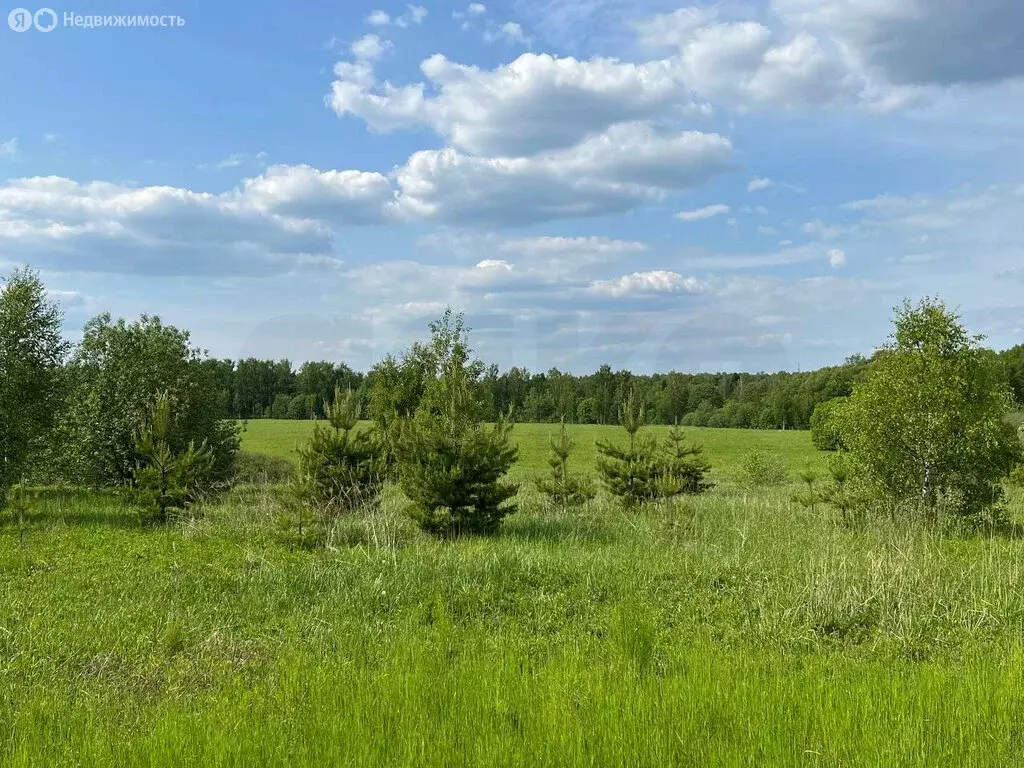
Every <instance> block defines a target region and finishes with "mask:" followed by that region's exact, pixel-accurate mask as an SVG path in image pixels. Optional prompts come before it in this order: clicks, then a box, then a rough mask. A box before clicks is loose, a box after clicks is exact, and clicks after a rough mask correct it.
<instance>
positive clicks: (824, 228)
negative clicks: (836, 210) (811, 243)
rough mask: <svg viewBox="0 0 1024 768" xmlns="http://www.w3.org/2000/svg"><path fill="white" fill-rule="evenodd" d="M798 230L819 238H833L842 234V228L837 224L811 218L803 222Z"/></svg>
mask: <svg viewBox="0 0 1024 768" xmlns="http://www.w3.org/2000/svg"><path fill="white" fill-rule="evenodd" d="M800 231H801V232H803V233H804V234H805V235H810V236H811V237H816V238H818V239H820V240H834V239H835V238H837V237H839V236H840V235H841V234H843V231H844V230H843V227H841V226H839V225H838V224H826V223H825V222H823V221H822V220H821V219H813V220H811V221H808V222H805V223H804V225H803V226H802V227H800Z"/></svg>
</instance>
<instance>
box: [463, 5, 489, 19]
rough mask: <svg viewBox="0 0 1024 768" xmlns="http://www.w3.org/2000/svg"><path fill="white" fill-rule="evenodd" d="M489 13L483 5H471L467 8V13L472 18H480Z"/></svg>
mask: <svg viewBox="0 0 1024 768" xmlns="http://www.w3.org/2000/svg"><path fill="white" fill-rule="evenodd" d="M486 12H487V6H486V5H484V4H483V3H470V4H469V5H468V6H466V13H467V14H469V15H470V16H479V15H481V14H483V13H486Z"/></svg>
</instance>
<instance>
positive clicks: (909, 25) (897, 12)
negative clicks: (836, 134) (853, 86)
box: [772, 0, 1024, 86]
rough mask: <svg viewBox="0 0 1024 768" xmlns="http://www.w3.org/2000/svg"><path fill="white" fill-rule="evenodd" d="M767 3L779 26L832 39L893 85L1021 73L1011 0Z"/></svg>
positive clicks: (1020, 18) (1018, 18) (1019, 26)
mask: <svg viewBox="0 0 1024 768" xmlns="http://www.w3.org/2000/svg"><path fill="white" fill-rule="evenodd" d="M772 6H773V8H774V10H775V11H776V13H778V14H779V16H780V17H781V18H782V19H783V20H784V21H785V22H786V23H787V24H790V25H799V26H800V27H802V28H805V29H807V30H810V31H812V32H814V33H815V34H819V35H821V36H823V37H828V38H830V39H833V40H835V41H837V43H838V44H839V45H840V46H841V47H842V49H843V50H845V51H847V52H848V54H849V55H850V56H851V57H852V58H854V59H856V60H857V61H858V62H859V63H861V64H862V66H865V67H868V68H873V69H876V70H878V71H880V72H883V73H884V74H885V76H886V77H887V78H888V79H889V80H890V81H891V82H893V83H896V84H900V85H908V86H915V85H939V86H946V85H952V84H957V83H981V82H997V81H1000V80H1006V79H1010V78H1017V77H1021V76H1024V4H1022V3H1021V2H1019V0H943V1H942V2H928V1H927V0H886V1H885V2H881V1H879V0H870V1H866V0H773V3H772Z"/></svg>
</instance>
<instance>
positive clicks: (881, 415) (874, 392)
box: [837, 299, 1021, 518]
mask: <svg viewBox="0 0 1024 768" xmlns="http://www.w3.org/2000/svg"><path fill="white" fill-rule="evenodd" d="M980 340H981V337H972V336H970V335H968V333H967V331H966V329H965V328H964V326H963V325H962V324H961V323H960V320H959V317H958V316H957V315H955V314H953V313H952V312H950V311H949V310H947V309H946V307H945V305H944V304H943V303H942V302H941V301H939V300H938V299H924V300H922V301H921V302H920V303H919V304H918V305H916V306H914V305H911V304H910V302H909V301H907V302H904V304H903V306H902V307H900V308H898V309H897V311H896V318H895V330H894V333H893V337H892V342H891V343H890V344H889V345H888V346H887V347H886V348H885V349H884V350H882V352H881V353H880V354H879V355H877V356H876V359H875V361H874V363H873V364H872V366H871V370H870V372H869V374H868V376H867V378H866V379H865V380H863V381H861V382H860V383H859V384H858V385H857V386H856V387H855V388H854V392H853V395H852V396H851V397H850V398H849V400H848V402H847V403H845V404H844V405H843V406H842V408H841V409H840V410H839V413H838V414H837V417H838V423H839V428H840V431H841V433H842V436H843V442H844V444H845V445H846V446H847V447H848V448H849V451H850V455H851V458H852V460H853V461H854V467H855V469H856V470H857V471H858V472H859V473H860V474H861V475H862V476H863V479H864V480H865V482H866V483H868V484H869V485H870V487H871V488H872V490H873V492H874V494H875V495H876V498H878V499H879V500H880V501H882V502H884V503H885V504H887V505H888V506H890V507H891V508H893V509H895V508H897V507H909V508H911V509H915V510H917V511H918V512H919V513H920V514H923V515H924V516H925V517H928V518H932V517H934V516H935V515H936V514H937V512H938V511H939V509H940V508H942V509H945V510H948V511H950V512H953V513H956V514H961V515H969V514H978V513H982V512H985V511H989V510H991V509H992V508H994V507H995V506H996V505H997V504H998V503H999V502H1000V500H1001V498H1002V493H1003V492H1002V484H1001V481H1002V480H1003V478H1005V477H1006V476H1007V475H1008V474H1009V473H1010V471H1011V469H1012V468H1013V466H1014V464H1015V463H1016V462H1017V461H1018V460H1019V458H1020V453H1021V445H1020V441H1019V440H1018V439H1017V436H1016V435H1015V434H1014V430H1013V427H1012V426H1011V425H1010V424H1009V423H1008V422H1007V420H1006V415H1007V412H1008V410H1009V406H1010V395H1009V392H1008V391H1007V388H1006V384H1005V381H1006V380H1005V372H1004V370H1003V368H1002V366H1001V364H1000V363H999V361H998V358H997V357H996V355H995V354H994V353H993V352H991V351H989V350H986V349H983V348H981V347H980V346H979V342H980Z"/></svg>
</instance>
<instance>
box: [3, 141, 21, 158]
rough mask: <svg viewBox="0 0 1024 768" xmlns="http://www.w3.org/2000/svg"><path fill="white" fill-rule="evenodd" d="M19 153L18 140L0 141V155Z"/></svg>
mask: <svg viewBox="0 0 1024 768" xmlns="http://www.w3.org/2000/svg"><path fill="white" fill-rule="evenodd" d="M16 154H18V140H17V139H8V140H7V141H0V157H4V156H7V157H10V156H12V155H16Z"/></svg>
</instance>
